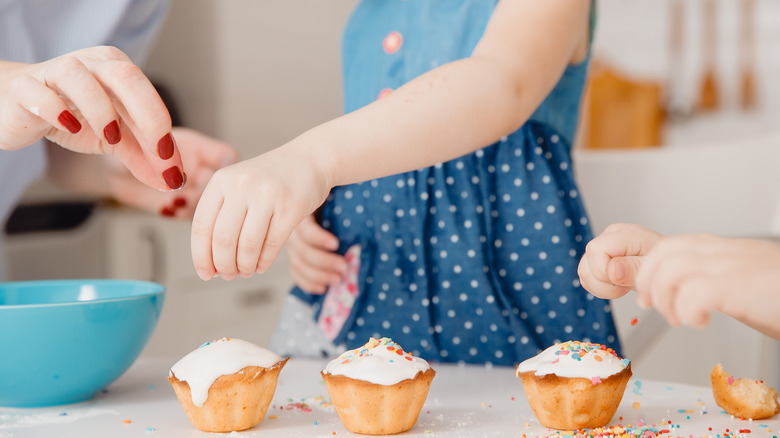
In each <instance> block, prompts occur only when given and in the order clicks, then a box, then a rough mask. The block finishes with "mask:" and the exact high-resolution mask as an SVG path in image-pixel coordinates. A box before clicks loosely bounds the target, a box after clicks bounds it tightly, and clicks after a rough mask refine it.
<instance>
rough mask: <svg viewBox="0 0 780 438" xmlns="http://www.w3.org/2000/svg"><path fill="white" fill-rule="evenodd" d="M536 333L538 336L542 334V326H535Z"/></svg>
mask: <svg viewBox="0 0 780 438" xmlns="http://www.w3.org/2000/svg"><path fill="white" fill-rule="evenodd" d="M536 333H539V334H540V335H541V334H542V333H544V326H541V325H537V326H536Z"/></svg>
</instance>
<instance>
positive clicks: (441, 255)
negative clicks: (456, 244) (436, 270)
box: [439, 250, 447, 259]
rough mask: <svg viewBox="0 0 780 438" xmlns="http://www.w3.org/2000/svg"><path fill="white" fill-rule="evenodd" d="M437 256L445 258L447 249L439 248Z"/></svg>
mask: <svg viewBox="0 0 780 438" xmlns="http://www.w3.org/2000/svg"><path fill="white" fill-rule="evenodd" d="M439 257H441V258H443V259H446V258H447V251H445V250H441V252H439Z"/></svg>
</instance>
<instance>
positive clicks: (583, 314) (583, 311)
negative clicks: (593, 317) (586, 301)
mask: <svg viewBox="0 0 780 438" xmlns="http://www.w3.org/2000/svg"><path fill="white" fill-rule="evenodd" d="M577 316H579V317H580V318H582V317H583V316H585V309H577Z"/></svg>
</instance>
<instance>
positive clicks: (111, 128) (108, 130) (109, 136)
mask: <svg viewBox="0 0 780 438" xmlns="http://www.w3.org/2000/svg"><path fill="white" fill-rule="evenodd" d="M103 136H104V137H106V141H107V142H108V144H117V143H119V140H121V139H122V134H121V133H120V132H119V122H117V121H116V120H114V121H113V122H111V123H109V124H108V125H106V127H105V128H103Z"/></svg>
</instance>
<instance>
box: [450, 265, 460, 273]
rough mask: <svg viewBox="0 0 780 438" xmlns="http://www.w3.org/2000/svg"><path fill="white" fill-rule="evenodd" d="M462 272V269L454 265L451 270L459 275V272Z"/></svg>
mask: <svg viewBox="0 0 780 438" xmlns="http://www.w3.org/2000/svg"><path fill="white" fill-rule="evenodd" d="M462 270H463V268H461V267H460V265H455V266H454V267H453V268H452V271H453V272H455V273H456V274H460V271H462Z"/></svg>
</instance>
